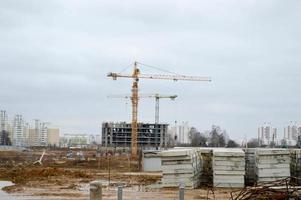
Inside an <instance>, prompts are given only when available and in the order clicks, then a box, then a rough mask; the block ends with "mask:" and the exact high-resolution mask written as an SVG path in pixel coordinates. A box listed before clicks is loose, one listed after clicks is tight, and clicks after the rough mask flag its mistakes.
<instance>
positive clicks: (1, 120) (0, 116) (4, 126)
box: [0, 110, 8, 131]
mask: <svg viewBox="0 0 301 200" xmlns="http://www.w3.org/2000/svg"><path fill="white" fill-rule="evenodd" d="M0 131H8V117H7V114H6V111H5V110H1V111H0Z"/></svg>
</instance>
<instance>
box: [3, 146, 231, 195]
mask: <svg viewBox="0 0 301 200" xmlns="http://www.w3.org/2000/svg"><path fill="white" fill-rule="evenodd" d="M66 152H67V150H66V149H65V150H47V152H46V154H45V158H44V159H43V165H42V166H39V165H37V166H35V165H33V164H32V163H33V162H34V161H35V160H37V159H38V158H39V157H40V155H41V154H42V150H34V151H26V152H20V151H0V180H9V181H12V182H13V183H14V184H15V185H14V186H10V187H6V188H4V190H5V191H6V192H8V193H11V194H12V195H13V196H22V199H37V200H38V199H48V200H52V199H53V200H54V199H56V200H57V199H62V200H71V199H77V200H81V199H83V200H84V199H89V183H90V182H91V181H94V180H101V181H102V182H103V199H104V200H106V199H107V200H111V199H117V197H116V192H117V191H116V190H117V189H116V188H117V185H118V184H121V183H122V184H123V185H124V189H123V197H124V199H152V200H153V199H154V198H157V199H162V200H174V199H177V198H178V190H177V189H162V188H158V183H159V182H160V180H161V178H162V175H161V173H143V172H139V165H138V162H137V161H131V160H130V159H129V157H128V156H127V155H120V154H118V155H115V156H110V157H107V156H106V155H107V154H105V155H102V156H101V157H100V158H97V157H96V156H95V150H86V151H83V153H84V155H85V159H84V160H83V159H79V158H77V157H76V156H75V157H74V158H72V159H67V158H66ZM230 191H231V190H224V189H219V190H215V191H210V190H208V189H206V188H203V189H196V190H186V191H185V199H187V200H197V199H219V200H223V199H229V198H230Z"/></svg>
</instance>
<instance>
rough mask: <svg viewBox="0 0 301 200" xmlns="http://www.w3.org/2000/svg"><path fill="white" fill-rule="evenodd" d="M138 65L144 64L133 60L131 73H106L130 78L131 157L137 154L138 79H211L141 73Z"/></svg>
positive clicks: (115, 78)
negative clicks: (131, 81) (131, 82)
mask: <svg viewBox="0 0 301 200" xmlns="http://www.w3.org/2000/svg"><path fill="white" fill-rule="evenodd" d="M138 64H139V65H144V66H146V65H145V64H142V63H138V62H135V63H134V69H133V73H132V74H121V73H114V72H110V73H108V75H107V76H108V77H112V78H113V80H117V78H132V79H133V84H132V97H131V100H132V140H131V156H132V158H133V159H136V158H137V154H138V144H137V131H138V100H139V96H138V82H139V79H141V78H144V79H163V80H173V81H178V80H183V81H211V78H210V77H200V76H185V75H178V74H175V75H160V74H141V73H140V70H139V68H138Z"/></svg>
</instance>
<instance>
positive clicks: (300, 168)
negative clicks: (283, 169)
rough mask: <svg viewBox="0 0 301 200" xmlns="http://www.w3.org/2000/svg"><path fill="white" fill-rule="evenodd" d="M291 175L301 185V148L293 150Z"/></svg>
mask: <svg viewBox="0 0 301 200" xmlns="http://www.w3.org/2000/svg"><path fill="white" fill-rule="evenodd" d="M291 176H292V177H293V181H294V182H295V183H296V184H298V185H301V149H293V150H291Z"/></svg>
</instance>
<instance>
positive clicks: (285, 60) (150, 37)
mask: <svg viewBox="0 0 301 200" xmlns="http://www.w3.org/2000/svg"><path fill="white" fill-rule="evenodd" d="M300 10H301V1H299V0H287V1H283V0H264V1H263V0H244V1H241V0H227V1H225V0H202V1H200V0H195V1H193V0H164V1H161V0H151V1H139V0H136V1H135V0H132V1H131V0H129V1H117V0H110V1H102V0H51V1H41V0H26V1H24V0H2V1H0V109H2V110H6V111H7V113H8V115H9V117H10V118H12V117H13V116H14V115H15V114H22V115H23V116H24V118H25V119H26V120H27V121H28V122H30V123H32V121H33V119H40V120H42V121H46V122H50V123H51V124H52V125H53V126H57V127H60V128H61V133H62V134H63V133H87V134H100V133H101V123H102V122H104V121H128V122H129V121H130V120H131V102H130V101H129V100H126V99H122V98H120V99H118V98H117V99H112V98H108V97H107V96H108V95H120V96H124V95H127V94H130V91H131V83H132V80H131V79H125V78H124V79H118V80H117V81H113V80H112V79H110V78H108V77H107V73H108V72H122V73H131V70H132V64H133V62H134V61H139V62H141V63H145V64H148V65H152V66H156V67H159V68H161V69H165V70H168V71H172V72H175V73H178V74H183V75H193V76H210V77H211V78H212V82H210V83H208V82H186V81H177V82H173V81H168V80H144V79H141V80H140V82H139V87H140V88H139V92H140V93H141V94H142V93H147V94H152V93H159V94H162V95H178V98H177V99H176V100H175V101H171V100H169V99H161V101H160V121H161V122H162V123H169V124H171V125H173V124H174V122H175V121H177V122H178V123H180V122H183V121H188V122H189V124H190V126H194V127H196V128H197V129H198V130H200V131H203V130H208V129H210V128H211V126H212V125H213V124H214V125H219V126H220V127H221V128H222V129H225V130H226V131H227V133H228V134H229V135H230V137H231V138H234V139H242V138H245V137H247V138H251V137H256V136H257V128H258V126H259V125H262V124H263V123H264V122H271V123H272V125H273V126H275V127H277V128H278V134H279V136H281V137H282V135H283V127H284V126H285V125H287V124H288V123H289V121H297V122H300V120H301V117H300V110H301V101H300V98H301V92H300V91H301V89H300V81H301V76H300V75H301V67H300V64H301V41H300V36H301V26H300V21H301V12H300ZM124 69H126V70H124ZM141 72H142V73H145V74H166V72H162V71H158V70H154V69H150V68H146V67H141ZM154 118H155V101H154V99H141V100H140V102H139V121H141V122H154ZM299 124H300V125H301V123H299Z"/></svg>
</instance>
